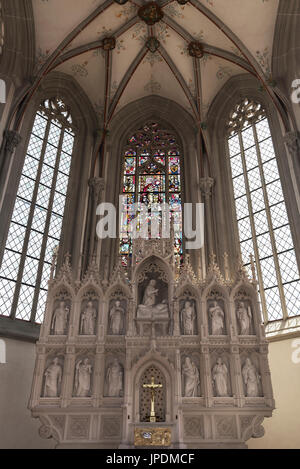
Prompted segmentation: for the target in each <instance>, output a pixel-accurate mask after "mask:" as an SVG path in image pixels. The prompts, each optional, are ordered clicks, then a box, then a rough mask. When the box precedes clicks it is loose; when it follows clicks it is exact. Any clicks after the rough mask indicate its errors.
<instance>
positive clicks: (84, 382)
mask: <svg viewBox="0 0 300 469" xmlns="http://www.w3.org/2000/svg"><path fill="white" fill-rule="evenodd" d="M92 372H93V367H92V365H91V364H90V362H89V359H88V358H85V359H84V360H80V361H79V362H78V363H77V365H76V374H75V395H76V397H88V396H89V394H90V392H91V375H92Z"/></svg>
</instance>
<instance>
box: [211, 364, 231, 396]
mask: <svg viewBox="0 0 300 469" xmlns="http://www.w3.org/2000/svg"><path fill="white" fill-rule="evenodd" d="M212 377H213V382H214V385H215V389H216V394H217V396H218V397H227V396H228V386H227V380H228V369H227V366H226V365H225V363H223V361H222V359H221V358H218V360H217V363H216V365H215V366H214V368H213V372H212Z"/></svg>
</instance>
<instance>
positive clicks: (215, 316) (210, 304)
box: [207, 292, 227, 336]
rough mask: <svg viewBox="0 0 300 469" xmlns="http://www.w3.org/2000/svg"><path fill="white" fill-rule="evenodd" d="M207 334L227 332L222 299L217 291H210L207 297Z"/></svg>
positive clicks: (223, 333) (217, 334) (218, 334)
mask: <svg viewBox="0 0 300 469" xmlns="http://www.w3.org/2000/svg"><path fill="white" fill-rule="evenodd" d="M207 315H208V328H209V335H215V336H222V335H226V334H227V328H226V315H225V304H224V299H223V298H222V296H221V295H220V294H219V293H218V292H211V294H210V295H209V297H208V299H207Z"/></svg>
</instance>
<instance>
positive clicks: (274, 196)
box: [228, 99, 300, 322]
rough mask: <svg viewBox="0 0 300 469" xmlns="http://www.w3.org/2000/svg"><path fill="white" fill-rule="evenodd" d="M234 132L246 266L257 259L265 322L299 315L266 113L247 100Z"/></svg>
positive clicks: (299, 288) (298, 287) (298, 288)
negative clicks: (252, 257) (251, 260)
mask: <svg viewBox="0 0 300 469" xmlns="http://www.w3.org/2000/svg"><path fill="white" fill-rule="evenodd" d="M228 130H229V139H228V146H229V154H230V164H231V171H232V180H233V188H234V198H235V207H236V215H237V221H238V229H239V236H240V243H241V252H242V257H243V261H244V264H245V265H247V264H248V263H249V256H250V254H252V253H253V254H254V257H255V263H256V270H257V277H258V281H259V291H260V298H261V304H262V310H263V313H264V320H265V322H268V321H275V320H280V319H287V318H288V317H292V316H296V315H299V311H300V280H299V270H298V265H297V259H296V255H295V250H294V244H293V239H292V235H291V230H290V224H289V219H288V214H287V209H286V205H285V200H284V195H283V191H282V185H281V181H280V175H279V171H278V166H277V160H276V155H275V151H274V146H273V141H272V136H271V132H270V127H269V123H268V118H267V116H266V112H265V110H264V109H263V107H262V106H261V104H259V103H256V102H254V101H251V100H248V99H245V100H244V101H243V102H242V103H240V104H239V105H237V106H236V107H235V109H234V110H233V112H232V113H231V116H230V119H229V122H228Z"/></svg>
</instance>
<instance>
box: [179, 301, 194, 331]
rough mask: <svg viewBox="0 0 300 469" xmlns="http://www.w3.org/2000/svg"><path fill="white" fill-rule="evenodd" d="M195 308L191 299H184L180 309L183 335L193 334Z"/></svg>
mask: <svg viewBox="0 0 300 469" xmlns="http://www.w3.org/2000/svg"><path fill="white" fill-rule="evenodd" d="M195 317H196V314H195V308H194V304H193V303H192V302H191V301H186V302H185V305H184V308H183V310H182V311H181V320H182V326H183V333H184V335H194V334H195Z"/></svg>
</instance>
